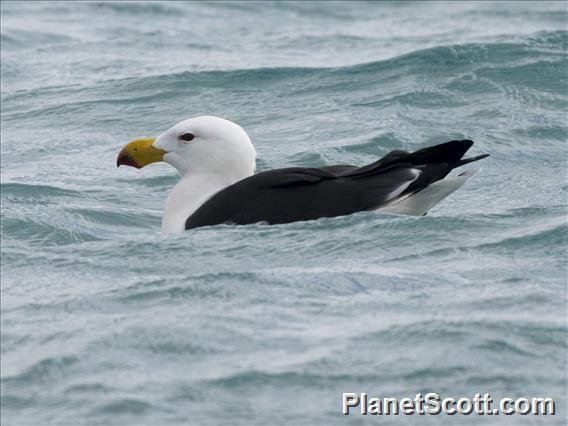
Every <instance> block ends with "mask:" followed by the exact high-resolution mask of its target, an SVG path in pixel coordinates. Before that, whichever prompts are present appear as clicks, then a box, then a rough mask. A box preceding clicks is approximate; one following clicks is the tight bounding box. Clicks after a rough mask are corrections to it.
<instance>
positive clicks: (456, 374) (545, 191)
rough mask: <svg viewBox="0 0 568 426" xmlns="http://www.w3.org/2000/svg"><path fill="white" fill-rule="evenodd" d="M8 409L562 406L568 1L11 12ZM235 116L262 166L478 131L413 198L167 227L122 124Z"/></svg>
mask: <svg viewBox="0 0 568 426" xmlns="http://www.w3.org/2000/svg"><path fill="white" fill-rule="evenodd" d="M1 19H2V22H1V23H2V28H1V171H2V175H1V206H2V211H1V213H2V217H1V238H2V240H1V248H2V261H1V267H2V268H1V289H2V292H1V337H2V340H1V343H2V345H1V403H2V405H1V420H2V425H23V424H35V425H39V424H41V425H47V424H73V425H79V424H156V425H157V424H160V425H164V424H243V425H249V424H263V425H267V424H286V425H294V424H295V425H298V424H302V425H315V424H318V425H343V424H346V425H347V424H379V423H381V424H399V423H404V424H413V425H416V424H432V425H434V424H565V422H566V414H567V412H566V410H567V405H566V399H567V378H566V375H567V368H566V362H567V346H568V345H567V336H568V334H567V246H568V229H567V209H568V207H567V206H568V202H567V201H568V199H567V192H568V191H567V189H568V184H567V178H568V175H567V142H568V123H567V114H566V113H567V108H568V106H567V105H568V104H567V101H568V59H567V49H568V31H567V25H568V14H567V6H566V3H564V2H553V3H545V2H519V3H515V2H501V3H492V2H475V3H466V2H454V3H437V2H423V3H421V2H418V3H407V2H404V3H397V2H382V3H320V2H318V3H307V2H295V3H280V2H278V3H269V2H266V3H253V2H251V3H248V2H247V3H234V2H230V3H221V2H213V3H181V2H172V3H166V2H159V3H70V2H69V3H67V2H60V3H40V2H33V3H25V2H2V4H1ZM205 114H206V115H217V116H221V117H225V118H228V119H230V120H233V121H235V122H237V123H239V124H240V125H241V126H243V128H244V129H245V130H246V131H247V132H248V133H249V135H250V137H251V139H252V141H253V143H254V144H255V146H256V148H257V152H258V170H265V169H269V168H277V167H284V166H291V165H299V166H319V165H325V164H337V163H343V164H345V163H352V164H361V165H362V164H366V163H370V162H372V161H374V160H376V159H377V158H378V157H380V156H382V155H384V154H386V153H387V152H388V151H390V150H392V149H407V150H414V149H419V148H421V147H424V146H427V145H431V144H435V143H441V142H446V141H448V140H451V139H453V138H471V139H473V140H474V141H476V144H475V145H474V147H473V148H472V150H471V151H470V154H471V155H479V154H482V153H489V154H491V157H489V158H488V159H485V160H483V161H481V162H479V163H477V164H476V165H475V167H479V168H480V169H481V170H480V173H479V174H478V175H477V176H476V177H474V178H472V179H471V180H470V181H469V182H468V183H467V184H466V185H464V187H462V188H461V189H460V190H459V191H457V192H456V193H454V194H453V195H451V196H450V197H449V198H448V199H446V200H445V201H443V202H442V203H441V204H439V205H438V206H437V207H435V208H434V209H433V210H432V211H431V212H430V214H429V215H428V216H426V217H422V218H415V217H403V216H394V215H378V214H375V213H359V214H355V215H351V216H347V217H340V218H334V219H322V220H318V221H313V222H300V223H293V224H287V225H279V226H263V225H252V226H242V227H234V226H215V227H208V228H201V229H197V230H193V231H191V232H186V233H184V234H182V235H178V236H175V237H173V238H167V239H165V238H162V237H161V235H160V221H161V214H162V208H163V205H164V201H165V198H166V195H167V192H168V190H169V189H170V188H171V187H172V186H173V185H174V184H175V183H176V182H177V179H178V178H177V176H176V173H175V171H174V170H173V169H172V168H171V167H169V166H168V165H166V164H157V165H152V166H149V167H146V168H144V169H143V170H135V169H133V168H127V167H121V168H120V169H117V168H116V164H115V162H116V156H117V153H118V151H119V149H120V148H121V147H122V145H123V144H124V143H126V142H127V141H129V140H131V139H133V138H136V137H140V136H155V135H157V134H159V133H161V132H162V131H164V130H166V129H167V128H169V127H170V126H171V125H173V124H175V123H177V122H178V121H181V120H183V119H185V118H189V117H192V116H196V115H205ZM343 392H357V393H359V392H366V393H368V394H369V395H371V396H379V397H399V398H401V397H405V396H408V397H413V396H414V395H415V394H416V393H418V392H422V393H427V392H436V393H438V394H440V395H441V396H442V397H455V398H459V397H464V396H465V397H469V398H472V397H473V396H474V395H475V394H476V393H482V394H483V393H490V394H491V396H492V397H493V398H494V399H497V398H501V397H512V398H518V397H529V398H531V397H551V398H554V399H555V400H556V404H557V414H556V415H555V416H547V417H543V416H537V417H535V416H531V415H529V416H520V415H515V416H505V415H498V416H476V415H473V416H463V415H457V416H448V415H440V416H401V417H396V416H390V417H387V416H382V417H380V418H377V417H373V416H361V415H359V414H357V412H356V411H355V412H354V413H352V414H351V415H349V416H344V415H343V414H342V413H341V397H342V393H343Z"/></svg>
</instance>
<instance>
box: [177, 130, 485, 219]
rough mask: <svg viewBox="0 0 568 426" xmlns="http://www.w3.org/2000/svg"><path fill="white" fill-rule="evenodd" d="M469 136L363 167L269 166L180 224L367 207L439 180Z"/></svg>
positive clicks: (389, 156) (301, 215)
mask: <svg viewBox="0 0 568 426" xmlns="http://www.w3.org/2000/svg"><path fill="white" fill-rule="evenodd" d="M472 144H473V142H472V141H469V140H464V141H451V142H448V143H445V144H441V145H436V146H433V147H429V148H425V149H422V150H419V151H416V152H413V153H409V152H406V151H402V150H396V151H392V152H390V153H388V154H387V155H386V156H385V157H383V158H381V159H380V160H378V161H376V162H374V163H372V164H369V165H367V166H364V167H356V166H349V165H341V166H328V167H322V168H304V167H291V168H286V169H276V170H269V171H265V172H262V173H258V174H256V175H253V176H250V177H248V178H246V179H243V180H241V181H239V182H237V183H235V184H234V185H231V186H229V187H227V188H225V189H223V190H221V191H219V192H218V193H217V194H215V195H214V196H213V197H211V198H210V199H209V200H208V201H207V202H205V203H204V204H203V205H202V206H201V207H199V208H198V209H197V210H196V211H195V212H194V213H193V214H192V215H191V216H190V217H189V218H188V219H187V221H186V223H185V229H191V228H196V227H199V226H207V225H216V224H219V223H234V224H242V225H244V224H249V223H257V222H267V223H269V224H277V223H289V222H295V221H299V220H311V219H318V218H320V217H334V216H343V215H347V214H351V213H355V212H358V211H364V210H373V209H376V208H379V207H380V206H382V205H384V204H386V203H387V202H389V201H390V200H392V199H394V198H396V197H398V196H400V195H402V194H406V193H408V192H416V191H419V190H420V189H422V188H424V187H426V186H427V185H429V184H430V183H432V182H435V181H437V180H440V179H443V178H444V177H445V176H446V175H447V174H448V173H449V172H450V171H451V170H452V169H453V168H455V167H458V166H459V165H462V164H465V162H469V161H474V160H477V159H480V158H484V157H485V156H480V157H479V158H478V157H476V158H475V159H470V160H462V159H461V158H462V156H463V155H464V153H465V152H466V151H467V150H468V149H469V148H470V147H471V145H472Z"/></svg>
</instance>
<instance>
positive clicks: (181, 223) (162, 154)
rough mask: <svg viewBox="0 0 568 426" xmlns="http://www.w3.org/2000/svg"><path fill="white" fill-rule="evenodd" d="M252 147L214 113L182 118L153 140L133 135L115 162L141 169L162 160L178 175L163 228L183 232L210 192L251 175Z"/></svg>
mask: <svg viewBox="0 0 568 426" xmlns="http://www.w3.org/2000/svg"><path fill="white" fill-rule="evenodd" d="M255 159H256V152H255V150H254V147H253V145H252V143H251V141H250V138H249V137H248V135H247V134H246V132H245V131H244V130H243V128H242V127H241V126H239V125H238V124H236V123H233V122H231V121H228V120H225V119H223V118H219V117H212V116H202V117H195V118H190V119H188V120H184V121H182V122H180V123H178V124H176V125H175V126H173V127H171V128H170V129H168V130H166V131H165V132H164V133H162V134H161V135H160V136H158V137H157V138H156V139H152V138H144V139H137V140H134V141H132V142H130V143H129V144H127V145H126V146H125V147H124V148H123V149H122V151H121V152H120V154H119V156H118V160H117V164H118V165H120V164H126V165H130V166H134V167H137V168H142V167H144V166H146V165H147V164H150V163H154V162H156V161H165V162H166V163H168V164H171V165H172V166H173V167H175V168H176V169H177V171H178V172H179V174H180V175H181V180H180V181H179V182H178V184H177V185H176V186H175V187H174V188H173V189H172V191H171V192H170V194H169V195H168V199H167V201H166V207H165V210H164V215H163V218H162V233H163V234H172V233H178V232H182V231H183V230H184V227H185V221H186V219H187V218H188V217H189V216H191V214H192V213H193V212H194V211H195V210H196V209H197V208H198V207H199V206H201V205H202V204H203V203H204V202H205V201H207V200H208V199H209V198H210V197H211V196H212V195H214V194H215V193H217V192H219V191H220V190H222V189H223V188H226V187H228V186H230V185H232V184H234V183H235V182H238V181H240V180H242V179H244V178H246V177H248V176H251V175H252V174H253V173H254V170H255Z"/></svg>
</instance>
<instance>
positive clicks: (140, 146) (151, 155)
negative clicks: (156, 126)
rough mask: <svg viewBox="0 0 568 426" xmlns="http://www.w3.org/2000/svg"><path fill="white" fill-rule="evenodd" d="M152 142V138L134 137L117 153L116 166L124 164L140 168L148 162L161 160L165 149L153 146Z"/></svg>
mask: <svg viewBox="0 0 568 426" xmlns="http://www.w3.org/2000/svg"><path fill="white" fill-rule="evenodd" d="M153 143H154V138H143V139H136V140H134V141H132V142H129V143H127V144H126V145H124V147H123V148H122V149H121V150H120V152H119V153H118V158H117V159H116V167H119V166H120V165H122V164H124V165H125V166H132V167H136V168H137V169H141V168H142V167H144V166H147V165H148V164H151V163H155V162H156V161H162V160H163V159H164V154H165V153H166V151H162V150H161V149H158V148H154V147H153V146H152V144H153Z"/></svg>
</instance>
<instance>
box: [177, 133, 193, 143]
mask: <svg viewBox="0 0 568 426" xmlns="http://www.w3.org/2000/svg"><path fill="white" fill-rule="evenodd" d="M179 138H180V139H181V140H183V141H186V142H189V141H192V140H193V138H195V136H194V135H193V133H182V135H181V136H180V137H179Z"/></svg>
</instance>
